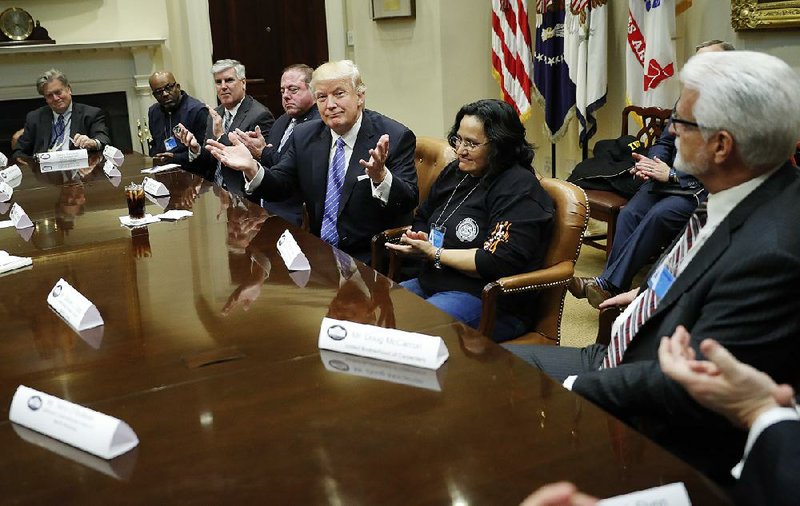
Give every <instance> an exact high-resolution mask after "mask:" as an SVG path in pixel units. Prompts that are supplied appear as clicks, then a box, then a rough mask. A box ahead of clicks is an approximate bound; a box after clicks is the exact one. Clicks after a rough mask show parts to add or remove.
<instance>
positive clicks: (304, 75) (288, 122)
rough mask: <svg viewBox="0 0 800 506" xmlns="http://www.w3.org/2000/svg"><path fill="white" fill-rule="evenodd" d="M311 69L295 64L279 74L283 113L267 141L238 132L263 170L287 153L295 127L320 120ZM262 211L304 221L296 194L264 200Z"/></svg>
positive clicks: (259, 136) (255, 135) (257, 133)
mask: <svg viewBox="0 0 800 506" xmlns="http://www.w3.org/2000/svg"><path fill="white" fill-rule="evenodd" d="M313 72H314V69H312V68H311V67H309V66H308V65H305V64H302V63H297V64H294V65H289V66H288V67H286V68H285V69H283V75H281V88H280V93H281V104H282V105H283V110H284V111H285V112H284V113H283V114H282V115H281V116H280V117H279V118H278V119H277V120H275V124H274V125H272V129H270V131H269V135H268V136H267V138H266V139H264V136H263V135H262V133H261V130H260V129H259V128H258V127H256V131H255V132H242V131H241V130H237V131H236V134H237V136H238V138H239V140H240V141H241V142H242V143H243V144H244V145H246V146H247V149H249V150H250V154H252V155H253V158H255V159H257V160H259V159H260V160H261V165H262V166H264V167H267V168H269V167H272V166H273V165H275V164H276V163H278V162H279V161H280V159H281V155H282V154H283V153H286V144H287V142H288V140H289V137H291V135H292V133H293V132H294V128H295V126H297V125H299V124H301V123H304V122H306V121H308V120H312V119H319V110H318V109H317V108H316V107H314V105H315V104H314V97H313V96H312V95H311V86H310V85H311V75H312V73H313ZM263 205H264V208H265V209H266V210H267V211H269V212H270V213H271V214H277V215H278V216H280V217H282V218H284V219H286V220H287V221H290V222H292V223H294V224H295V225H300V223H301V222H302V221H303V199H302V198H301V196H300V193H299V192H295V193H294V194H293V195H290V196H288V198H285V199H279V200H277V201H269V202H267V201H264V203H263Z"/></svg>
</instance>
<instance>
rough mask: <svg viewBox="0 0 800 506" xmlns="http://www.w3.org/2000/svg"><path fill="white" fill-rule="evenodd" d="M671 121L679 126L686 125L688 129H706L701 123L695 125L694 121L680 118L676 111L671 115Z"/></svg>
mask: <svg viewBox="0 0 800 506" xmlns="http://www.w3.org/2000/svg"><path fill="white" fill-rule="evenodd" d="M669 120H670V121H671V122H672V123H674V124H677V125H685V126H687V127H695V128H705V127H704V126H702V125H700V124H699V123H695V122H694V121H689V120H688V119H683V118H680V117H678V115H677V113H676V112H675V111H674V110H673V111H672V114H670V115H669Z"/></svg>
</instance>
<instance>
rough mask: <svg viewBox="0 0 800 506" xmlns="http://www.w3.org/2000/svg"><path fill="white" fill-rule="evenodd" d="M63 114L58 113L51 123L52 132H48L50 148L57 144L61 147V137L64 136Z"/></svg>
mask: <svg viewBox="0 0 800 506" xmlns="http://www.w3.org/2000/svg"><path fill="white" fill-rule="evenodd" d="M64 126H65V125H64V115H63V114H59V115H58V120H57V121H56V122H55V123H54V124H53V132H52V133H51V134H50V149H53V148H54V147H56V146H58V147H59V148H60V147H61V144H63V142H64V141H63V140H62V138H63V137H64V130H65V128H64Z"/></svg>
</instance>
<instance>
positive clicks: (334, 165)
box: [319, 137, 344, 246]
mask: <svg viewBox="0 0 800 506" xmlns="http://www.w3.org/2000/svg"><path fill="white" fill-rule="evenodd" d="M342 184H344V139H343V138H342V137H339V138H338V139H336V152H334V153H333V158H332V159H331V165H330V168H329V169H328V188H327V190H325V208H324V211H323V213H322V228H321V229H320V234H319V236H320V237H321V238H322V240H323V241H325V242H327V243H328V244H330V245H332V246H336V245H338V244H339V231H338V230H336V219H337V217H338V215H339V200H340V199H341V196H342Z"/></svg>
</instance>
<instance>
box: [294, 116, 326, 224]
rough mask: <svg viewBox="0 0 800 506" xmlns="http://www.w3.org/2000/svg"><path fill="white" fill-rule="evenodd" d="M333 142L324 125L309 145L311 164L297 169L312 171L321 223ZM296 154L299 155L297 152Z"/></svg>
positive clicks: (315, 213)
mask: <svg viewBox="0 0 800 506" xmlns="http://www.w3.org/2000/svg"><path fill="white" fill-rule="evenodd" d="M292 135H294V134H292ZM332 142H333V136H332V135H331V130H330V128H328V127H327V126H325V125H322V126H321V128H320V132H319V134H317V137H316V139H315V140H314V142H312V143H310V145H309V155H310V157H311V158H310V159H311V166H310V167H303V166H302V165H299V166H298V167H297V169H298V170H300V171H303V170H311V171H312V174H311V175H310V177H311V184H312V185H313V188H314V197H315V198H314V199H313V202H314V215H315V216H316V217H317V218H318V221H319V223H322V211H323V206H324V205H325V190H326V188H327V186H328V164H329V163H330V160H328V158H329V155H330V151H331V143H332ZM295 156H297V154H296V155H295ZM315 221H317V220H315Z"/></svg>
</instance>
